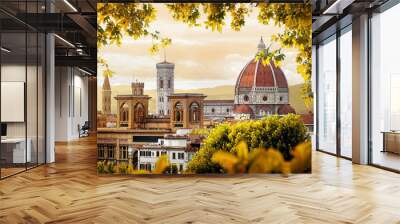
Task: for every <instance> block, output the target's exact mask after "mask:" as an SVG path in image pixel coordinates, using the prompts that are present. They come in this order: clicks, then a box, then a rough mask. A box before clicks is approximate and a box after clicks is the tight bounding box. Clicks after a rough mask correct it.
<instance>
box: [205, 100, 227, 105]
mask: <svg viewBox="0 0 400 224" xmlns="http://www.w3.org/2000/svg"><path fill="white" fill-rule="evenodd" d="M204 103H205V104H208V103H210V104H211V103H231V104H233V103H234V100H204Z"/></svg>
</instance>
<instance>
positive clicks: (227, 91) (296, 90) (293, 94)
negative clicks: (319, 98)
mask: <svg viewBox="0 0 400 224" xmlns="http://www.w3.org/2000/svg"><path fill="white" fill-rule="evenodd" d="M175 92H176V93H183V92H185V93H203V94H205V95H207V98H206V99H207V100H222V99H233V95H234V86H217V87H214V88H201V89H191V90H179V89H178V90H176V91H175ZM129 93H131V89H130V86H128V85H117V86H112V97H114V96H116V95H119V94H129ZM144 94H147V95H149V96H150V97H152V98H151V99H150V103H149V111H150V113H154V112H155V108H156V102H155V98H156V90H147V91H144ZM97 96H98V101H97V102H98V108H99V109H101V89H99V90H98V94H97ZM289 101H290V104H291V105H292V106H293V108H294V109H295V110H296V112H297V113H306V112H307V108H306V106H305V104H304V102H303V100H302V98H301V84H299V85H293V86H289ZM111 108H112V112H113V113H116V101H115V100H112V105H111Z"/></svg>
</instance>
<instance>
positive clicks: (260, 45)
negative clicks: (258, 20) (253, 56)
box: [257, 37, 265, 51]
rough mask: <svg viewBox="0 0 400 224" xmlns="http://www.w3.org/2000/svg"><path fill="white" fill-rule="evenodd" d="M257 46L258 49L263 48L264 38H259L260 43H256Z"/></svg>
mask: <svg viewBox="0 0 400 224" xmlns="http://www.w3.org/2000/svg"><path fill="white" fill-rule="evenodd" d="M257 48H258V51H262V50H265V43H264V40H263V38H262V37H261V39H260V43H258V45H257Z"/></svg>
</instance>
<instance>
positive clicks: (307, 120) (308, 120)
mask: <svg viewBox="0 0 400 224" xmlns="http://www.w3.org/2000/svg"><path fill="white" fill-rule="evenodd" d="M300 116H301V120H302V121H303V123H304V124H314V114H313V113H308V114H301V115H300Z"/></svg>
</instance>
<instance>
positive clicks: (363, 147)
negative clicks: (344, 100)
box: [352, 14, 368, 164]
mask: <svg viewBox="0 0 400 224" xmlns="http://www.w3.org/2000/svg"><path fill="white" fill-rule="evenodd" d="M352 28H353V34H352V38H353V40H352V45H353V59H352V61H353V80H352V81H353V83H352V85H353V102H352V106H353V114H352V115H353V116H352V121H353V128H352V134H353V136H352V145H353V153H352V157H353V162H354V163H358V164H367V163H368V15H366V14H364V15H361V16H360V17H357V18H355V19H353V25H352Z"/></svg>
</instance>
